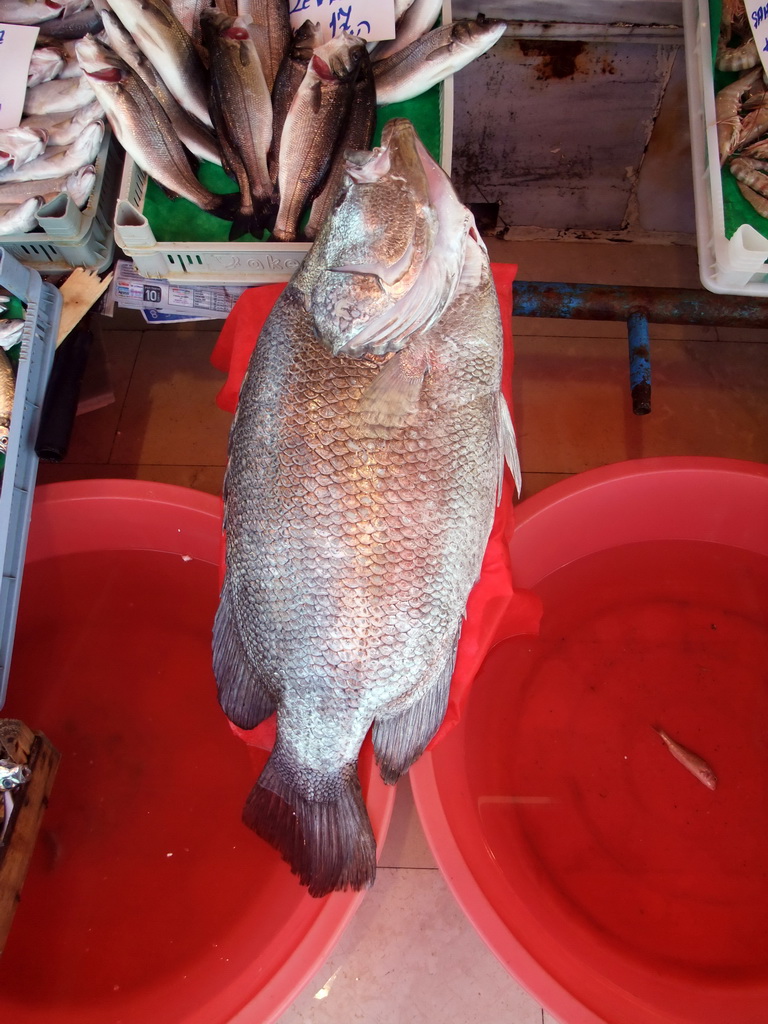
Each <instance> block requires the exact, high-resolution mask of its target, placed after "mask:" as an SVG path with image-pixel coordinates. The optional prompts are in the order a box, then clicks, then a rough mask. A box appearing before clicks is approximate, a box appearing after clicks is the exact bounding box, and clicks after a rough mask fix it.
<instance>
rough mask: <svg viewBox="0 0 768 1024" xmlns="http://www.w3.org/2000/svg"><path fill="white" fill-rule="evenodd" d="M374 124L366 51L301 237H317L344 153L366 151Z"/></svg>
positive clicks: (370, 71)
mask: <svg viewBox="0 0 768 1024" xmlns="http://www.w3.org/2000/svg"><path fill="white" fill-rule="evenodd" d="M375 125H376V84H375V82H374V80H373V69H372V68H371V61H370V58H369V57H368V54H367V53H364V54H363V55H362V58H361V61H360V70H359V72H358V76H357V81H356V82H355V85H354V89H353V93H352V104H351V106H350V108H349V114H348V115H347V121H346V125H345V127H344V129H343V131H342V133H341V136H340V137H339V139H338V141H337V143H336V148H335V151H334V154H333V160H332V162H331V168H330V170H329V172H328V176H327V178H326V179H325V184H324V185H323V189H322V192H321V193H320V195H319V196H318V197H317V199H315V201H314V202H313V203H312V209H311V211H310V214H309V220H308V221H307V226H306V228H305V229H304V237H305V238H306V239H307V240H308V241H313V240H314V239H315V237H316V236H317V232H318V231H319V230H320V226H321V225H322V223H323V221H324V220H325V218H326V217H327V216H328V211H329V210H330V208H331V204H332V203H333V201H334V198H335V196H336V193H337V192H338V191H339V187H340V186H341V182H342V179H343V177H344V168H345V153H346V152H347V151H349V150H353V151H354V150H365V149H368V148H369V146H370V145H371V139H372V138H373V130H374V127H375Z"/></svg>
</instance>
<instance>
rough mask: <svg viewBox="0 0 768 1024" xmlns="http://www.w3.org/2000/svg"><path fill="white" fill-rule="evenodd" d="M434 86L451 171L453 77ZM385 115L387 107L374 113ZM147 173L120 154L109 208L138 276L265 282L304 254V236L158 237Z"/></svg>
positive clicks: (446, 0)
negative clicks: (149, 213) (150, 214)
mask: <svg viewBox="0 0 768 1024" xmlns="http://www.w3.org/2000/svg"><path fill="white" fill-rule="evenodd" d="M442 20H443V24H446V23H447V22H449V21H450V20H451V0H443V10H442ZM439 90H440V127H441V132H440V164H441V166H442V167H443V169H444V170H445V172H446V173H448V174H450V171H451V151H452V143H453V79H452V78H448V79H446V80H445V81H444V82H443V83H442V84H441V85H440V87H439ZM382 110H383V112H384V113H383V117H384V119H385V120H386V119H388V116H387V113H386V111H387V108H386V107H383V108H379V117H380V118H381V117H382V113H381V112H382ZM147 181H148V179H147V175H146V174H145V173H144V171H142V170H140V169H139V168H138V167H137V166H136V164H135V163H134V162H133V160H132V159H131V158H130V157H129V156H127V155H126V158H125V165H124V168H123V176H122V181H121V183H120V192H119V196H118V202H117V207H116V210H115V221H114V226H115V241H116V242H117V244H118V245H119V246H120V248H121V249H122V250H123V252H124V253H125V254H126V256H128V257H130V259H132V260H133V263H134V266H135V267H136V270H137V271H138V273H139V274H141V275H142V276H143V277H155V278H164V279H166V280H168V281H186V282H188V283H192V282H193V281H202V282H205V283H207V284H246V285H247V284H267V283H270V282H273V281H287V280H289V279H290V278H291V277H292V276H293V273H294V271H295V270H296V268H297V267H298V266H299V264H300V263H301V261H302V259H303V258H304V254H305V253H306V252H307V250H308V249H309V247H310V243H309V242H162V241H158V240H157V239H156V238H155V235H154V234H153V232H152V227H151V226H150V224H149V221H148V220H147V218H146V217H145V216H144V200H145V197H146V192H147Z"/></svg>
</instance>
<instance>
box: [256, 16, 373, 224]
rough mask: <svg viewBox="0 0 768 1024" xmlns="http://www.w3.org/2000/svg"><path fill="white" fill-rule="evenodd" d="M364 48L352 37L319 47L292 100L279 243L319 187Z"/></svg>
mask: <svg viewBox="0 0 768 1024" xmlns="http://www.w3.org/2000/svg"><path fill="white" fill-rule="evenodd" d="M345 36H346V33H345ZM364 50H365V45H364V43H363V42H362V41H361V40H359V39H356V38H354V37H352V36H346V38H338V39H334V40H331V42H329V43H325V44H324V45H323V46H320V47H318V48H317V49H316V50H315V51H314V53H313V55H312V58H311V59H310V62H309V65H308V67H307V71H306V74H305V75H304V78H303V80H302V82H301V85H300V86H299V88H298V91H297V92H296V95H295V96H294V98H293V102H292V103H291V107H290V110H289V111H288V116H287V117H286V119H285V125H284V126H283V134H282V138H281V141H280V154H279V158H278V159H279V169H278V186H279V193H280V207H279V210H278V213H277V220H276V222H275V228H274V237H275V238H276V239H278V240H279V241H281V242H290V241H293V240H294V239H295V238H296V233H297V230H298V223H299V219H300V217H301V214H302V211H303V210H304V207H305V206H306V205H307V203H308V202H310V201H311V200H312V199H314V197H315V196H316V195H317V193H318V192H319V190H320V189H321V188H322V185H323V182H324V180H325V176H326V174H327V173H328V169H329V167H330V164H331V159H332V156H333V151H334V149H335V146H336V140H337V139H338V137H339V134H340V132H341V130H342V128H343V126H344V123H345V121H346V119H347V114H348V112H349V108H350V105H351V103H352V87H353V85H354V82H355V77H356V75H357V71H358V67H359V63H360V60H361V59H362V56H361V55H362V52H363V51H364Z"/></svg>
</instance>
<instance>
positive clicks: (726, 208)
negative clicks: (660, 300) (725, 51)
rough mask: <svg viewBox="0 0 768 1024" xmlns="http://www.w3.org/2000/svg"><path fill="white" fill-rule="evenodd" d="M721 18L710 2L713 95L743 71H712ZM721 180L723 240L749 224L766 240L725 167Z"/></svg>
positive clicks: (765, 229)
mask: <svg viewBox="0 0 768 1024" xmlns="http://www.w3.org/2000/svg"><path fill="white" fill-rule="evenodd" d="M721 16H722V0H709V27H710V33H711V39H712V81H713V84H714V87H715V95H717V93H718V92H719V91H720V90H721V89H722V88H724V86H726V85H730V83H731V82H735V81H736V79H737V78H741V76H742V75H744V74H745V72H744V71H738V72H733V71H718V70H717V68H716V67H715V54H716V52H717V37H718V34H719V32H720V18H721ZM720 178H721V180H722V183H723V217H724V221H725V237H726V238H732V237H733V235H734V234H735V233H736V231H737V230H738V229H739V228H740V227H741V225H742V224H750V225H751V226H752V227H753V228H754V229H755V230H756V231H759V232H760V234H761V235H763V236H764V237H765V238H768V221H767V220H766V219H765V217H761V216H760V214H759V213H758V212H757V210H756V209H755V208H754V207H753V206H752V204H751V203H750V202H748V201H747V200H746V199H745V198H744V196H743V195H742V194H741V192H739V186H738V185H737V184H736V179H735V178H734V176H733V175H732V174H731V172H730V171H729V170H728V168H727V167H724V168H723V169H722V170H721V171H720Z"/></svg>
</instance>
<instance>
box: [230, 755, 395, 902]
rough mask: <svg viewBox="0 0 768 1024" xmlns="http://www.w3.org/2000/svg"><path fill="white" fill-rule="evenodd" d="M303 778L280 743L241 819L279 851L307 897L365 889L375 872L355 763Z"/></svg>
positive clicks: (372, 842) (370, 831) (372, 843)
mask: <svg viewBox="0 0 768 1024" xmlns="http://www.w3.org/2000/svg"><path fill="white" fill-rule="evenodd" d="M310 788H311V789H312V790H313V792H312V795H311V796H310V795H307V794H306V789H307V785H306V780H304V779H302V780H299V771H298V770H297V769H296V767H295V765H294V764H292V763H291V762H290V761H288V759H287V758H286V757H284V756H283V755H281V753H280V751H279V749H278V747H276V748H275V750H274V751H273V752H272V754H271V755H270V758H269V760H268V761H267V763H266V765H265V766H264V770H263V772H262V774H261V776H260V777H259V780H258V782H257V783H256V785H255V786H254V787H253V789H252V790H251V793H250V795H249V797H248V800H247V801H246V804H245V808H244V810H243V821H244V822H245V824H246V825H247V826H248V827H249V828H250V829H253V831H254V832H255V833H256V834H257V835H259V836H261V838H262V839H264V840H266V841H267V842H268V843H270V844H271V845H272V846H274V847H275V849H276V850H277V851H278V852H279V853H280V854H281V855H282V857H283V859H284V860H286V861H287V862H288V864H289V865H290V868H291V871H293V873H294V874H295V875H298V876H299V879H300V880H301V883H302V884H303V885H306V886H308V888H309V894H310V896H317V897H320V896H326V895H327V894H328V893H330V892H334V891H336V890H339V889H356V890H357V889H365V888H367V887H368V886H370V885H372V884H373V880H374V878H375V877H376V840H375V839H374V836H373V829H372V828H371V822H370V819H369V818H368V812H367V811H366V808H365V803H364V802H363V795H362V791H361V789H360V781H359V779H358V777H357V768H356V766H355V765H354V764H348V765H345V766H344V767H343V768H342V769H341V771H339V772H337V773H335V774H328V775H323V776H322V777H321V776H319V774H316V775H315V777H314V778H313V779H311V783H310Z"/></svg>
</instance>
